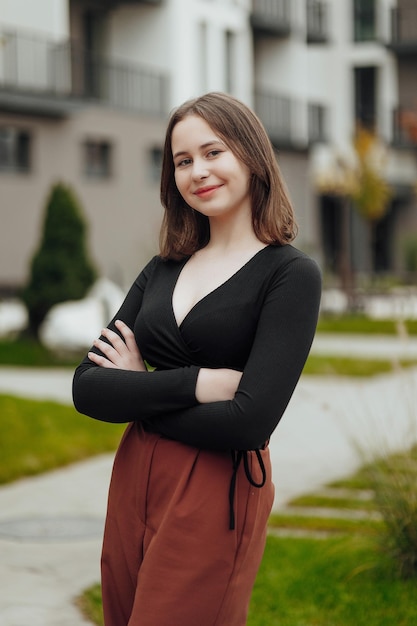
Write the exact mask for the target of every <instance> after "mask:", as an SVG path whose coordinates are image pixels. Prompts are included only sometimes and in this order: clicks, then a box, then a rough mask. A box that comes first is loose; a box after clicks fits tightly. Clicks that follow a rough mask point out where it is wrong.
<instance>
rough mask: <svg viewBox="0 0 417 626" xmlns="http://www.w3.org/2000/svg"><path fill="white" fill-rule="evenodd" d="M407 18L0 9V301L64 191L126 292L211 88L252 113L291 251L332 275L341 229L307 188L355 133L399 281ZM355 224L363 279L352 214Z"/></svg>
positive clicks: (221, 1)
mask: <svg viewBox="0 0 417 626" xmlns="http://www.w3.org/2000/svg"><path fill="white" fill-rule="evenodd" d="M415 13H416V10H415V9H413V3H410V2H408V3H407V2H406V1H405V0H403V1H401V0H398V2H397V1H396V0H359V1H358V0H327V1H324V0H323V1H320V0H126V1H117V0H102V1H99V0H37V2H36V3H34V2H31V1H30V0H0V212H1V213H0V215H1V218H2V223H3V224H4V225H5V227H4V228H2V240H1V245H0V288H1V289H2V290H3V291H4V292H6V291H7V290H13V289H14V288H17V287H19V286H21V285H22V284H23V283H24V281H25V280H26V277H27V274H28V269H29V262H30V258H31V255H32V253H33V251H34V249H35V247H36V246H37V244H38V240H39V233H40V228H41V223H42V219H43V207H44V203H45V200H46V197H47V195H48V193H49V189H50V187H51V185H52V184H53V183H54V182H56V181H57V180H61V181H64V182H67V183H69V184H70V185H71V186H72V187H73V188H74V191H75V192H76V194H77V195H78V197H79V199H80V201H81V204H82V206H83V207H84V210H85V213H86V217H87V220H88V222H89V225H90V235H89V241H90V243H91V253H92V256H93V258H94V260H95V261H96V263H97V265H98V267H99V269H100V271H101V273H102V274H103V275H105V276H107V277H109V278H111V279H113V280H116V281H117V282H118V283H120V284H121V285H122V286H123V287H125V286H126V285H128V284H129V283H130V282H131V281H132V280H133V278H134V277H135V275H136V273H137V270H138V269H139V268H140V267H141V265H143V263H144V262H145V261H146V260H147V258H149V256H150V255H151V254H153V253H155V252H156V251H157V239H158V228H159V223H160V219H161V215H162V211H161V208H160V205H159V168H160V157H161V149H162V142H163V135H164V129H165V125H166V121H167V117H168V114H169V111H170V110H172V108H173V107H175V106H177V105H178V104H180V103H181V102H183V101H184V100H186V99H188V98H190V97H194V96H196V95H199V94H201V93H204V92H206V91H226V92H229V93H232V94H233V95H235V96H237V97H238V98H240V99H242V100H243V101H244V102H246V103H247V104H249V105H250V106H252V107H254V108H255V110H256V112H257V113H258V115H259V116H260V117H261V119H262V121H263V122H264V124H265V126H266V128H267V130H268V132H269V135H270V137H271V140H272V142H273V145H274V147H275V149H276V151H277V159H278V162H279V164H280V167H281V169H282V171H283V174H284V177H285V179H286V182H287V185H288V187H289V191H290V195H291V197H292V199H293V202H294V206H295V210H296V214H297V218H298V221H299V225H300V234H299V237H298V239H297V242H296V245H298V246H299V247H301V248H303V249H305V250H306V251H307V252H309V253H310V254H312V255H313V256H315V257H316V258H317V259H318V260H319V262H320V263H321V264H322V266H323V268H324V270H325V271H326V273H329V274H332V275H337V272H338V264H339V261H340V260H339V258H338V255H339V248H340V241H341V238H342V236H343V232H342V231H343V228H346V223H342V221H341V217H340V215H341V211H340V198H338V197H337V196H333V195H332V194H331V193H329V192H328V191H323V189H322V188H321V187H320V185H319V183H318V181H320V180H322V179H323V178H326V177H330V178H331V177H332V176H334V175H335V173H334V171H335V168H336V169H337V165H338V162H339V161H340V160H341V159H342V160H344V159H346V160H347V161H348V162H349V159H351V157H352V137H353V134H354V131H355V127H356V124H357V122H358V121H360V122H361V123H363V124H364V125H365V126H367V127H368V128H369V129H371V130H372V131H373V132H374V133H375V134H376V135H377V136H378V137H379V138H380V139H381V141H382V142H383V144H384V146H385V150H386V165H385V166H384V172H383V175H384V176H385V177H386V179H387V180H388V181H389V183H390V185H391V186H392V189H393V195H392V201H391V205H390V207H389V210H388V212H387V215H386V216H385V217H384V219H383V220H382V221H381V224H380V225H378V227H379V235H378V236H379V237H380V241H379V242H378V243H377V244H375V246H376V247H375V249H374V250H373V255H374V267H375V268H376V269H377V271H381V272H400V271H402V269H403V260H402V256H401V237H402V233H403V232H410V230H411V231H412V230H413V229H417V209H416V207H415V203H414V200H413V195H412V190H413V186H415V181H416V180H417V169H416V159H415V144H413V142H412V141H410V140H409V139H410V138H409V137H406V136H405V135H404V132H403V131H402V129H401V128H399V126H398V124H396V123H395V122H398V119H399V118H398V116H396V113H395V112H398V110H399V107H401V106H403V105H404V104H405V105H406V106H412V104H411V102H412V100H413V97H414V96H415V100H416V108H417V85H415V86H414V87H413V86H411V87H410V80H411V83H413V80H414V81H415V80H416V79H415V76H417V71H416V70H417V56H416V50H417V15H415ZM404 24H406V25H407V30H406V31H404V28H405V26H403V25H404ZM403 31H404V32H403ZM404 37H405V44H406V46H405V48H404V46H403V47H401V45H402V44H403V43H404V41H403V39H404ZM400 49H401V50H400ZM413 68H414V74H413ZM413 76H414V79H413V78H412V77H413ZM410 77H411V79H410ZM405 101H407V102H405ZM126 225H127V226H126ZM348 227H349V229H350V231H351V238H350V240H351V248H352V250H351V255H352V262H353V264H354V265H355V266H356V268H357V269H358V270H359V271H360V270H363V269H365V256H364V254H363V246H364V245H365V239H364V234H363V233H364V229H363V224H362V223H361V219H360V218H358V217H357V215H356V214H355V212H354V211H350V215H349V226H348ZM17 241H19V245H18V246H17V245H16V242H17Z"/></svg>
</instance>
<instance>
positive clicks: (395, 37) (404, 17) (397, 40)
mask: <svg viewBox="0 0 417 626" xmlns="http://www.w3.org/2000/svg"><path fill="white" fill-rule="evenodd" d="M388 47H389V48H391V50H393V51H394V52H395V53H396V54H398V55H402V56H403V55H417V6H415V7H404V8H394V9H392V10H391V41H390V43H389V45H388Z"/></svg>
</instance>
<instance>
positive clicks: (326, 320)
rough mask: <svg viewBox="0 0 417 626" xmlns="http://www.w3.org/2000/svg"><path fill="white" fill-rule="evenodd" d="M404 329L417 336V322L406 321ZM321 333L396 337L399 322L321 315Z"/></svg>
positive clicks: (362, 317)
mask: <svg viewBox="0 0 417 626" xmlns="http://www.w3.org/2000/svg"><path fill="white" fill-rule="evenodd" d="M404 328H405V330H406V331H407V333H408V334H409V335H417V320H411V319H410V320H404ZM317 331H318V332H320V333H358V334H366V335H396V334H397V333H398V321H397V320H393V319H381V320H379V319H378V320H375V319H371V318H369V317H366V316H365V315H359V314H355V315H353V314H352V315H329V314H326V315H324V314H323V315H321V316H320V319H319V323H318V326H317Z"/></svg>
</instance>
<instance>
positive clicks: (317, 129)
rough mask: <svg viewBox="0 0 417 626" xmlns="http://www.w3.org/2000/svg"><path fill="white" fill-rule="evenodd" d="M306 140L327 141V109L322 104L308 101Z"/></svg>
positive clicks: (313, 141) (314, 141)
mask: <svg viewBox="0 0 417 626" xmlns="http://www.w3.org/2000/svg"><path fill="white" fill-rule="evenodd" d="M307 115H308V141H309V144H313V143H319V142H325V141H327V109H326V107H325V106H323V105H322V104H313V103H309V104H308V107H307Z"/></svg>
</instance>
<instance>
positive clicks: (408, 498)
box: [370, 446, 417, 579]
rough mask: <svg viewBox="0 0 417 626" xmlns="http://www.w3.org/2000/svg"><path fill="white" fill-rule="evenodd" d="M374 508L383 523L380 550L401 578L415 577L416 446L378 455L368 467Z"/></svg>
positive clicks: (416, 568)
mask: <svg viewBox="0 0 417 626" xmlns="http://www.w3.org/2000/svg"><path fill="white" fill-rule="evenodd" d="M370 476H371V483H372V487H373V490H374V492H375V501H376V504H377V507H378V509H379V511H380V513H381V515H382V517H383V520H384V522H385V524H384V526H383V530H382V536H381V548H382V551H383V552H384V553H386V554H388V556H389V557H391V558H392V559H393V560H394V562H395V566H396V568H397V570H398V573H399V575H400V577H401V578H404V579H407V578H415V577H417V446H416V447H413V448H412V449H411V450H410V451H409V452H408V454H401V455H393V456H388V457H386V458H382V459H381V460H380V461H379V462H378V463H374V464H372V466H371V469H370Z"/></svg>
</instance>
